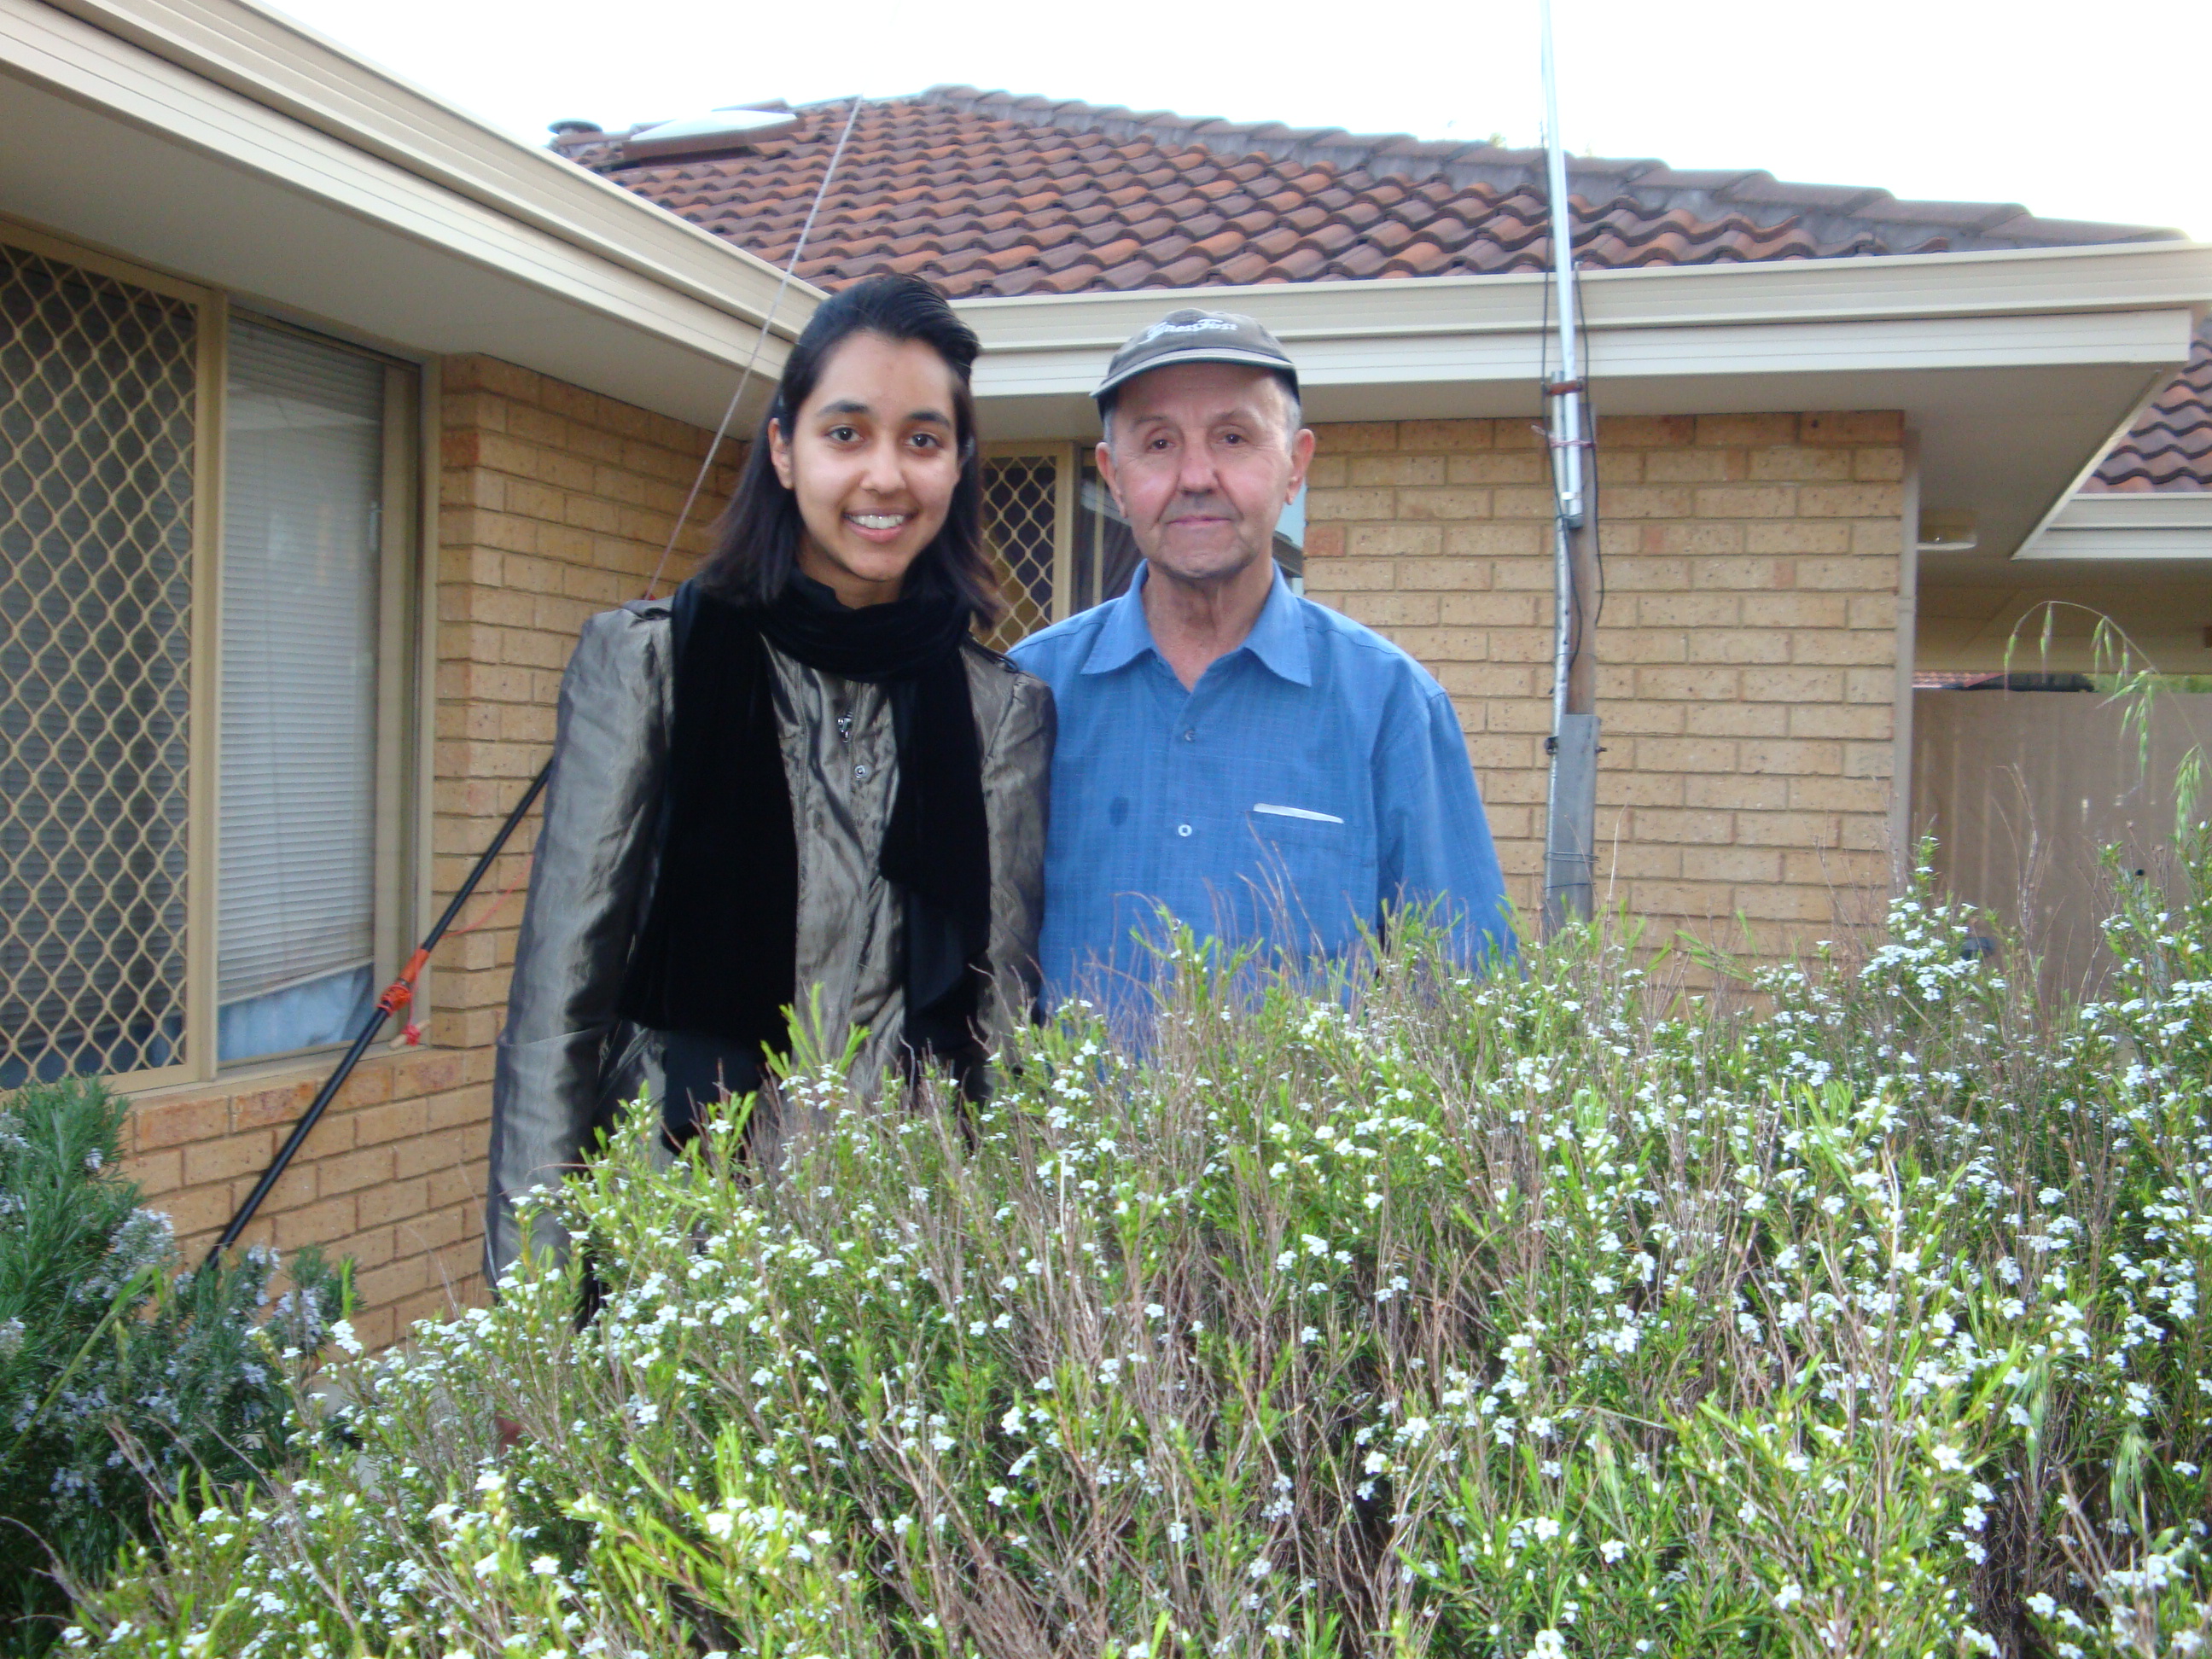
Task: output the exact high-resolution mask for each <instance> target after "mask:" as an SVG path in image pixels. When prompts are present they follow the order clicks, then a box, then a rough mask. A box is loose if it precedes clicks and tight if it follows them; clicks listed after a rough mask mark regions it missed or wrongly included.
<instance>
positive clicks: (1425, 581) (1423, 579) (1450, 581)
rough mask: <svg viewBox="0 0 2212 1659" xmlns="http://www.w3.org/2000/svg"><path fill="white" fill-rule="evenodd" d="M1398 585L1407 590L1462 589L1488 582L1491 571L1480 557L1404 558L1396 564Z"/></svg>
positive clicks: (1457, 590)
mask: <svg viewBox="0 0 2212 1659" xmlns="http://www.w3.org/2000/svg"><path fill="white" fill-rule="evenodd" d="M1397 571H1398V586H1399V587H1400V588H1401V590H1403V591H1405V592H1428V593H1464V592H1470V591H1476V592H1479V591H1480V590H1482V589H1485V588H1487V587H1488V586H1490V585H1491V583H1492V580H1493V579H1494V573H1493V572H1492V569H1491V568H1490V566H1489V564H1488V563H1487V562H1486V561H1483V560H1480V559H1453V558H1436V559H1413V558H1409V559H1406V560H1403V561H1401V562H1400V563H1399V565H1398V567H1397Z"/></svg>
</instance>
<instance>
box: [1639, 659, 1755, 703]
mask: <svg viewBox="0 0 2212 1659" xmlns="http://www.w3.org/2000/svg"><path fill="white" fill-rule="evenodd" d="M1742 672H1743V670H1741V669H1736V668H1716V667H1683V668H1666V667H1658V668H1638V670H1637V671H1636V691H1637V695H1638V696H1643V697H1664V698H1670V699H1676V700H1680V701H1681V702H1696V701H1699V700H1706V699H1718V698H1734V697H1735V696H1737V695H1738V693H1739V691H1740V690H1741V684H1740V681H1739V676H1740V675H1741V673H1742Z"/></svg>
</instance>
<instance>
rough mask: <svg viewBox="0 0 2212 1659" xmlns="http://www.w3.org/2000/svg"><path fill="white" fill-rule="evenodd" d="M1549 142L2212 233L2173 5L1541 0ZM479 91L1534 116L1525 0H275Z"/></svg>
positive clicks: (1513, 120)
mask: <svg viewBox="0 0 2212 1659" xmlns="http://www.w3.org/2000/svg"><path fill="white" fill-rule="evenodd" d="M1556 5H1557V12H1556V16H1557V27H1558V30H1559V59H1560V86H1559V100H1560V125H1561V126H1562V128H1563V129H1564V130H1565V135H1566V139H1567V143H1568V144H1569V146H1570V147H1571V149H1576V150H1577V151H1581V152H1584V153H1588V154H1595V155H1609V156H1656V157H1659V158H1662V159H1663V160H1665V161H1668V162H1670V163H1672V164H1673V165H1674V166H1676V167H1760V168H1765V170H1766V171H1768V172H1770V173H1774V174H1775V175H1776V176H1777V177H1778V178H1783V179H1798V180H1804V181H1809V182H1814V183H1820V184H1842V185H1880V186H1881V187H1883V188H1885V189H1887V190H1890V191H1894V192H1895V193H1896V194H1897V195H1899V196H1902V197H1936V198H1942V199H1964V200H1974V201H1999V202H2019V203H2021V204H2025V205H2026V206H2027V208H2028V209H2029V210H2031V211H2033V212H2035V213H2039V214H2045V215H2048V216H2054V217H2061V218H2081V219H2105V220H2115V221H2119V222H2130V223H2142V224H2154V225H2171V226H2177V227H2179V228H2182V229H2185V230H2187V231H2189V232H2190V233H2191V234H2194V235H2196V236H2197V237H2200V238H2204V239H2207V240H2212V142H2208V137H2212V112H2208V110H2207V109H2206V107H2205V106H2204V104H2203V100H2202V98H2201V94H2197V93H2193V92H2192V91H2191V87H2190V83H2189V81H2188V79H2187V74H2186V72H2187V70H2188V69H2189V66H2190V64H2191V61H2192V59H2193V58H2194V57H2195V56H2196V55H2197V52H2199V50H2200V45H2201V43H2200V41H2199V40H2198V39H2197V34H2198V31H2197V30H2196V29H2194V28H2189V27H2181V26H2180V25H2179V16H2180V14H2179V13H2169V14H2166V15H2167V17H2168V19H2169V21H2170V22H2172V24H2173V27H2169V28H2168V29H2167V30H2166V32H2165V33H2163V34H2160V33H2159V32H2158V31H2157V30H2155V29H2153V28H2150V27H2147V26H2146V25H2145V24H2144V23H2143V21H2142V19H2143V18H2144V17H2145V16H2147V15H2150V14H2145V13H2142V12H2139V11H2134V10H2130V9H2126V8H2122V9H2120V10H2118V11H2114V10H2113V9H2112V8H2111V7H2110V6H2109V5H2091V4H2087V3H2081V0H2075V3H2072V4H2066V5H2060V4H2054V3H2051V0H2015V3H2010V4H2005V5H1999V4H1996V3H1993V0H1853V3H1849V4H1837V3H1833V0H1830V3H1820V4H1814V3H1803V0H1799V3H1789V0H1691V3H1689V4H1687V5H1656V4H1653V3H1650V0H1556ZM283 9H285V10H287V11H289V12H290V13H291V14H292V15H295V16H296V17H298V18H300V19H301V20H302V21H306V22H307V23H308V24H310V25H311V26H313V27H316V28H319V29H320V30H322V31H323V32H324V33H327V34H329V35H331V36H333V37H334V38H336V39H337V40H339V41H341V42H342V43H343V44H344V45H345V46H349V47H350V48H352V49H353V50H355V51H356V52H361V53H362V54H364V55H365V56H367V57H368V58H373V59H374V60H376V61H378V62H380V63H381V64H384V65H385V66H386V67H387V68H389V69H392V70H397V71H398V73H399V74H401V75H403V76H407V77H408V78H410V79H411V80H414V81H416V82H419V83H421V84H422V85H423V86H425V87H427V88H429V89H430V90H431V91H433V92H435V93H437V94H440V95H441V96H443V97H445V98H447V99H448V100H451V101H453V102H454V103H457V104H459V105H461V106H464V107H465V108H467V109H470V110H471V111H473V112H476V113H477V114H478V115H481V116H483V117H484V118H487V119H489V120H490V121H492V122H494V123H495V124H497V125H501V126H503V127H506V128H507V129H509V130H510V131H513V132H515V133H517V134H518V135H520V136H522V137H526V138H529V139H531V140H532V141H533V142H542V141H543V140H544V137H545V126H546V124H547V123H548V122H550V121H553V120H556V119H560V118H566V117H580V118H584V119H586V120H592V121H597V122H599V124H600V125H603V126H606V127H610V128H615V127H625V126H628V125H631V124H632V123H634V122H637V121H641V120H649V119H672V118H676V117H678V116H684V115H690V114H696V113H698V112H702V111H704V110H707V109H710V108H713V107H714V106H719V105H728V104H742V103H750V102H753V101H755V100H762V99H769V98H785V99H788V100H791V101H792V102H793V103H800V102H805V101H807V100H813V99H821V98H836V97H844V96H848V95H850V94H853V93H855V92H858V93H861V94H866V95H868V96H872V97H883V96H890V95H895V94H900V93H910V92H916V91H919V90H921V88H924V87H927V86H930V85H932V84H934V83H937V82H968V83H970V84H973V85H976V86H981V87H987V88H1007V89H1009V90H1012V91H1014V92H1018V93H1040V94H1045V95H1047V96H1049V97H1054V98H1080V99H1085V100H1090V101H1091V102H1093V103H1100V104H1126V105H1128V106H1131V107H1132V108H1135V109H1167V110H1172V111H1175V112H1177V113H1179V114H1183V115H1193V116H1207V115H1218V116H1225V117H1228V118H1231V119H1236V120H1280V121H1285V122H1288V123H1290V124H1291V125H1297V126H1340V127H1348V128H1350V129H1351V130H1352V131H1355V132H1403V131H1411V132H1413V133H1416V134H1418V135H1419V136H1420V137H1425V138H1467V139H1470V140H1473V139H1480V138H1484V137H1489V136H1490V135H1491V134H1492V133H1497V134H1499V135H1502V136H1503V137H1504V139H1505V140H1506V141H1507V142H1509V143H1534V142H1535V141H1536V137H1537V134H1538V131H1539V129H1540V127H1541V120H1542V94H1541V87H1540V82H1539V80H1538V76H1537V48H1536V39H1537V33H1536V15H1537V9H1536V0H1476V3H1470V4H1442V3H1436V0H1394V3H1373V0H1332V3H1328V4H1318V3H1308V0H1265V3H1261V4H1256V5H1255V4H1250V3H1243V4H1207V3H1205V0H1198V3H1190V0H1184V3H1177V4H1163V3H1158V0H1148V3H1139V4H1126V3H1125V4H1121V5H1115V4H1111V3H1104V4H1100V3H1093V4H1089V5H1085V4H1081V3H1069V0H1055V3H1042V4H1040V3H1034V0H1032V3H1026V4H1021V5H1013V4H1005V3H996V0H983V3H970V4H967V5H961V6H953V5H945V4H935V5H933V4H928V3H914V0H902V3H897V4H892V3H885V0H801V3H798V4H784V5H777V6H773V7H771V6H768V5H764V4H762V3H761V0H752V3H749V4H738V3H733V0H714V3H706V0H617V3H608V0H590V3H580V0H375V3H374V4H368V3H364V0H284V3H283Z"/></svg>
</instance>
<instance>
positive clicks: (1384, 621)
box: [1340, 593, 1437, 633]
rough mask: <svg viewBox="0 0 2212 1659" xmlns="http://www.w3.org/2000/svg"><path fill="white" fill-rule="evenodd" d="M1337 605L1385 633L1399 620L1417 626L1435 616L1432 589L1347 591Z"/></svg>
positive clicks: (1434, 598) (1435, 610) (1358, 620)
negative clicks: (1396, 591)
mask: <svg viewBox="0 0 2212 1659" xmlns="http://www.w3.org/2000/svg"><path fill="white" fill-rule="evenodd" d="M1340 608H1341V609H1342V611H1343V612H1344V614H1345V615H1346V616H1347V617H1351V618H1352V620H1353V621H1355V622H1363V623H1366V624H1367V625H1368V626H1369V627H1370V628H1375V629H1383V631H1384V632H1386V633H1387V632H1388V631H1389V629H1391V628H1393V627H1395V626H1398V625H1401V624H1407V623H1410V624H1412V625H1413V626H1415V627H1419V626H1421V625H1422V624H1424V623H1431V624H1432V623H1435V622H1436V620H1437V596H1436V595H1435V594H1433V593H1347V594H1346V595H1345V600H1344V604H1343V605H1342V606H1341V607H1340Z"/></svg>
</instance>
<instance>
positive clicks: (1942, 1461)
mask: <svg viewBox="0 0 2212 1659" xmlns="http://www.w3.org/2000/svg"><path fill="white" fill-rule="evenodd" d="M1929 1456H1930V1457H1933V1458H1934V1459H1935V1460H1936V1468H1939V1469H1948V1470H1950V1471H1951V1472H1952V1473H1954V1474H1956V1473H1957V1472H1958V1471H1960V1470H1961V1469H1963V1468H1966V1459H1965V1458H1963V1457H1961V1456H1960V1455H1959V1449H1958V1448H1957V1447H1956V1446H1950V1445H1940V1444H1939V1445H1937V1446H1936V1448H1935V1449H1933V1450H1932V1451H1930V1452H1929Z"/></svg>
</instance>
